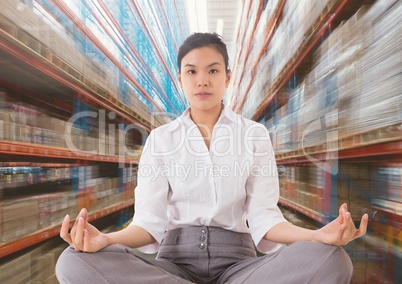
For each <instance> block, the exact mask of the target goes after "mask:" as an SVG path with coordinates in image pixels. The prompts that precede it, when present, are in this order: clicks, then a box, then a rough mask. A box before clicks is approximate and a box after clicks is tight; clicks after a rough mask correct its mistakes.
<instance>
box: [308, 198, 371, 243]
mask: <svg viewBox="0 0 402 284" xmlns="http://www.w3.org/2000/svg"><path fill="white" fill-rule="evenodd" d="M367 224H368V215H367V214H364V215H363V216H362V219H361V223H360V227H359V229H356V227H355V224H354V222H353V220H352V217H351V215H350V212H348V206H347V205H346V203H344V204H342V205H341V207H340V208H339V216H338V218H336V219H335V220H333V221H332V222H331V223H329V224H327V225H325V226H324V227H322V228H320V229H318V230H317V231H316V234H315V238H314V239H315V241H318V242H322V243H326V244H330V245H346V244H348V243H349V242H351V241H353V240H354V239H356V238H359V237H361V236H363V235H365V234H366V231H367Z"/></svg>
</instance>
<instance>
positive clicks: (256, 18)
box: [0, 0, 402, 284]
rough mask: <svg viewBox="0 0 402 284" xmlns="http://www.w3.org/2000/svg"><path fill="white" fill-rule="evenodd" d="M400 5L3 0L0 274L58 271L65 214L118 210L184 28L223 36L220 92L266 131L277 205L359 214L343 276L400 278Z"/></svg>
mask: <svg viewBox="0 0 402 284" xmlns="http://www.w3.org/2000/svg"><path fill="white" fill-rule="evenodd" d="M401 16H402V1H399V0H306V1H297V0H254V1H253V0H236V1H235V0H233V1H230V0H218V1H213V0H188V1H186V0H151V1H143V0H121V1H112V0H3V1H1V3H0V257H1V260H0V283H13V284H14V283H58V282H57V279H56V277H55V274H54V265H55V262H56V260H57V258H58V256H59V254H60V253H61V251H62V250H63V249H64V248H65V247H66V246H67V245H66V244H65V243H64V242H62V241H61V239H60V238H59V237H58V233H59V229H60V224H61V221H62V219H63V217H64V216H65V215H66V214H69V215H70V216H72V217H74V216H76V215H77V213H78V211H79V209H80V208H82V207H86V208H88V210H89V212H90V216H89V218H90V221H91V222H93V223H94V224H95V225H96V226H98V227H99V228H101V229H102V230H103V231H105V232H106V231H110V230H116V229H120V228H123V227H124V226H126V225H127V224H128V223H129V222H130V219H131V217H132V214H133V213H134V212H133V211H134V210H133V204H134V202H135V200H134V189H135V186H136V174H137V165H138V159H139V157H140V155H141V150H142V147H143V144H144V142H145V140H146V137H147V135H148V134H149V132H150V130H152V129H153V128H155V127H158V126H160V125H163V124H165V123H167V122H169V121H171V120H172V119H174V118H176V117H178V116H179V115H180V114H181V113H182V112H183V111H184V110H185V109H186V107H187V106H188V103H187V101H186V99H185V97H184V95H183V93H182V91H181V90H180V87H179V85H178V82H177V79H176V75H177V72H178V68H177V66H176V55H177V50H178V47H179V46H180V44H181V43H182V41H183V40H184V39H185V38H186V37H187V36H188V35H189V34H191V33H192V32H195V31H209V32H217V33H218V34H220V35H222V37H223V39H224V41H225V42H226V43H227V45H228V50H229V53H230V54H229V57H230V66H231V69H232V79H231V83H230V86H229V88H228V90H227V94H226V97H225V99H224V101H225V104H226V105H227V106H228V107H229V108H231V109H233V110H235V111H236V112H238V113H241V114H242V115H243V116H245V117H247V118H250V119H253V120H255V121H258V122H261V123H262V124H264V125H265V126H266V127H267V129H268V130H269V132H270V135H271V140H272V143H273V146H274V148H275V153H276V159H277V163H278V169H279V179H280V193H281V197H280V200H279V204H280V206H281V209H282V210H283V212H284V214H285V216H286V217H287V218H288V219H289V220H291V221H292V222H294V223H297V224H298V225H301V226H305V227H308V228H319V227H321V226H322V225H323V224H326V223H328V222H330V221H331V220H333V219H334V218H336V216H337V214H338V208H339V206H340V205H341V204H342V203H344V202H346V203H347V204H348V206H349V209H350V211H351V213H352V217H353V218H354V221H355V223H356V226H358V225H359V220H360V218H361V216H362V215H363V214H364V213H368V214H369V218H370V221H369V228H368V232H367V234H366V236H364V237H362V238H360V239H357V240H355V241H353V242H352V243H350V244H349V245H347V246H345V250H346V251H347V252H348V254H349V255H350V257H351V259H352V261H353V263H354V274H353V278H352V283H402V272H401V271H402V232H401V227H402V17H401ZM151 257H152V256H151Z"/></svg>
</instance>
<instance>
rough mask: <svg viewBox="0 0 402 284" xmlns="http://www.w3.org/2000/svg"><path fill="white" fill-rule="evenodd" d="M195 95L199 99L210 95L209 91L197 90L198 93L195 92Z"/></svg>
mask: <svg viewBox="0 0 402 284" xmlns="http://www.w3.org/2000/svg"><path fill="white" fill-rule="evenodd" d="M195 95H196V96H197V97H198V98H200V99H205V98H208V97H209V96H210V95H211V93H207V92H199V93H197V94H195Z"/></svg>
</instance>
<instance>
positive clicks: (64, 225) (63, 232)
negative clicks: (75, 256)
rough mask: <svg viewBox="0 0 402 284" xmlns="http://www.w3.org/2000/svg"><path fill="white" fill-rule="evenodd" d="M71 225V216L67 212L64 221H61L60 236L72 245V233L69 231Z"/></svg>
mask: <svg viewBox="0 0 402 284" xmlns="http://www.w3.org/2000/svg"><path fill="white" fill-rule="evenodd" d="M69 226H70V216H68V214H67V215H66V216H65V217H64V219H63V222H62V223H61V228H60V237H61V238H62V239H63V240H65V241H66V242H67V243H68V244H69V245H70V246H71V245H72V240H71V236H70V234H69V233H68V229H69Z"/></svg>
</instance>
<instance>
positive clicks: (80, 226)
mask: <svg viewBox="0 0 402 284" xmlns="http://www.w3.org/2000/svg"><path fill="white" fill-rule="evenodd" d="M77 219H78V220H77V227H76V231H75V236H74V247H75V249H76V250H83V249H84V248H83V239H84V226H85V224H84V223H85V221H84V219H83V218H82V217H81V216H80V217H78V218H77Z"/></svg>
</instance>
